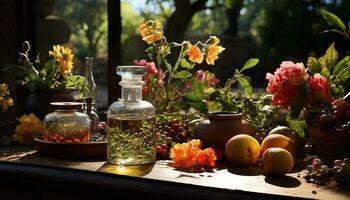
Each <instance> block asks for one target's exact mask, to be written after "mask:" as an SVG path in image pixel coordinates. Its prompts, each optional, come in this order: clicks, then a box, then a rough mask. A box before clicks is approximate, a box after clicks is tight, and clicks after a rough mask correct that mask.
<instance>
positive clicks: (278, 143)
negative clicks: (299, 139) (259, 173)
mask: <svg viewBox="0 0 350 200" xmlns="http://www.w3.org/2000/svg"><path fill="white" fill-rule="evenodd" d="M273 147H280V148H282V149H285V150H287V151H289V153H290V154H292V156H293V157H295V152H296V144H295V142H294V141H293V140H292V139H290V138H288V137H286V136H284V135H281V134H272V135H268V136H267V137H266V138H265V139H264V140H263V141H262V143H261V154H263V153H264V152H265V151H266V149H268V148H273Z"/></svg>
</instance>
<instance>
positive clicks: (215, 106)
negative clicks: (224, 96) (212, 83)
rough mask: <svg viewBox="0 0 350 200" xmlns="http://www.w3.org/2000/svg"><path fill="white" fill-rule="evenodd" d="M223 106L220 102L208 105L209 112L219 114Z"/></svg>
mask: <svg viewBox="0 0 350 200" xmlns="http://www.w3.org/2000/svg"><path fill="white" fill-rule="evenodd" d="M222 108H223V106H222V105H221V103H220V102H211V103H209V105H208V111H209V112H218V111H221V110H222Z"/></svg>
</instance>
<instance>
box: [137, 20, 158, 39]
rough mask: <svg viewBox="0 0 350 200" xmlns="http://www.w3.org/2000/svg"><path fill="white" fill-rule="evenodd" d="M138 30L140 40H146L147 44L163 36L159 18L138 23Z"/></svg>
mask: <svg viewBox="0 0 350 200" xmlns="http://www.w3.org/2000/svg"><path fill="white" fill-rule="evenodd" d="M139 32H140V35H141V37H142V40H144V41H146V42H147V44H153V43H155V42H157V41H159V40H161V39H162V37H163V29H162V24H161V23H160V21H159V20H155V21H147V22H144V23H142V24H140V26H139Z"/></svg>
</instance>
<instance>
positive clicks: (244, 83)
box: [238, 77, 253, 99]
mask: <svg viewBox="0 0 350 200" xmlns="http://www.w3.org/2000/svg"><path fill="white" fill-rule="evenodd" d="M238 82H239V85H240V86H241V87H242V89H243V92H244V95H245V97H246V98H248V99H250V98H252V93H253V88H252V86H251V85H250V83H249V81H248V80H247V79H245V78H244V77H238Z"/></svg>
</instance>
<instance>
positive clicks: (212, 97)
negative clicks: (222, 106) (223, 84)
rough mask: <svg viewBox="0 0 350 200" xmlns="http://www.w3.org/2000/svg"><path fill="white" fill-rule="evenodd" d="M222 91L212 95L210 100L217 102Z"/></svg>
mask: <svg viewBox="0 0 350 200" xmlns="http://www.w3.org/2000/svg"><path fill="white" fill-rule="evenodd" d="M220 94H221V93H220V91H219V90H215V91H214V92H213V93H211V94H210V97H209V98H210V100H216V99H218V98H220Z"/></svg>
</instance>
